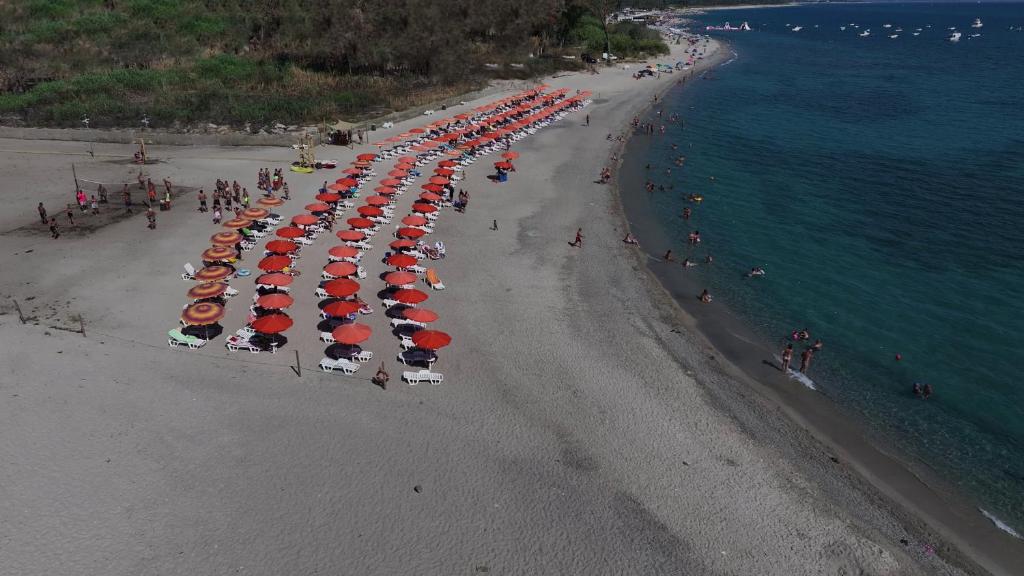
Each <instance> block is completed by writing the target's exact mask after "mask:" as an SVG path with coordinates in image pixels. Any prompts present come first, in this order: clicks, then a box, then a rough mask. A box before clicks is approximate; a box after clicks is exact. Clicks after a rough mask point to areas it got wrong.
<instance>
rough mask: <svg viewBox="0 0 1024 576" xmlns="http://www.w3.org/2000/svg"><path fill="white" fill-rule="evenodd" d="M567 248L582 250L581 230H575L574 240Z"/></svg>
mask: <svg viewBox="0 0 1024 576" xmlns="http://www.w3.org/2000/svg"><path fill="white" fill-rule="evenodd" d="M569 246H575V247H576V248H583V228H577V229H576V239H575V240H573V241H572V242H569Z"/></svg>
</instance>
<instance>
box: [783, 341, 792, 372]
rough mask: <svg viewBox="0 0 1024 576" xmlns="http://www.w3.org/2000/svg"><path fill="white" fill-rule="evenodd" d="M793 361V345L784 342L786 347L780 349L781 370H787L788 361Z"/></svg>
mask: <svg viewBox="0 0 1024 576" xmlns="http://www.w3.org/2000/svg"><path fill="white" fill-rule="evenodd" d="M792 361H793V345H792V344H786V349H785V350H783V351H782V371H783V372H789V363H790V362H792Z"/></svg>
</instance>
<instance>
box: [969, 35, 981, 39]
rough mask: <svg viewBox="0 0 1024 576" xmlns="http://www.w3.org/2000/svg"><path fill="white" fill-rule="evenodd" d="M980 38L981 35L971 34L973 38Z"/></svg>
mask: <svg viewBox="0 0 1024 576" xmlns="http://www.w3.org/2000/svg"><path fill="white" fill-rule="evenodd" d="M978 36H981V34H971V38H977V37H978Z"/></svg>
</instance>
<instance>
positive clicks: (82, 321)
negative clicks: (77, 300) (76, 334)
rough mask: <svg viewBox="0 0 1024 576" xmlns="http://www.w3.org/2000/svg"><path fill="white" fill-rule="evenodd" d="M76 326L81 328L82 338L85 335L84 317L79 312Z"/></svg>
mask: <svg viewBox="0 0 1024 576" xmlns="http://www.w3.org/2000/svg"><path fill="white" fill-rule="evenodd" d="M78 327H79V328H81V330H82V337H83V338H84V337H85V318H82V315H81V314H79V315H78Z"/></svg>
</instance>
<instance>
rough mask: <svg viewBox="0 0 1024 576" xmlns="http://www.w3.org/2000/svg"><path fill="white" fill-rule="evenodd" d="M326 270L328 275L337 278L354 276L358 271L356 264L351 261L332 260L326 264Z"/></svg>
mask: <svg viewBox="0 0 1024 576" xmlns="http://www.w3.org/2000/svg"><path fill="white" fill-rule="evenodd" d="M324 272H326V273H327V275H328V276H334V277H335V278H341V277H343V276H352V275H353V274H355V273H356V265H355V264H353V263H351V262H331V263H330V264H328V265H327V266H324Z"/></svg>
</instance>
